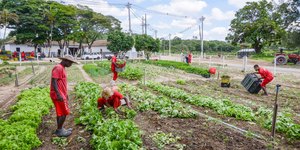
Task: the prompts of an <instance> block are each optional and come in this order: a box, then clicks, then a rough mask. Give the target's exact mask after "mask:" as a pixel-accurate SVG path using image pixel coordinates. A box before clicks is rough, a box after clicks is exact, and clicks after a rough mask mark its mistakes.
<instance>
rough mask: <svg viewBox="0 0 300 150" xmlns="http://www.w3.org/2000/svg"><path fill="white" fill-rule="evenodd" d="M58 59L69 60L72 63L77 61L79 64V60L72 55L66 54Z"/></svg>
mask: <svg viewBox="0 0 300 150" xmlns="http://www.w3.org/2000/svg"><path fill="white" fill-rule="evenodd" d="M58 59H61V60H68V61H70V62H72V63H76V64H78V62H76V61H75V59H74V57H73V56H71V55H65V56H64V57H59V58H58Z"/></svg>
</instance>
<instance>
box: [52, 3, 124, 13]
mask: <svg viewBox="0 0 300 150" xmlns="http://www.w3.org/2000/svg"><path fill="white" fill-rule="evenodd" d="M57 1H59V2H60V0H57ZM64 2H65V3H66V4H73V5H77V4H80V5H84V6H88V7H90V8H92V9H93V10H94V11H96V12H99V13H102V14H104V15H111V16H119V17H124V16H127V15H128V12H127V9H126V8H125V6H124V7H123V8H118V7H116V6H113V5H110V4H109V3H108V2H107V1H106V0H97V1H95V0H64Z"/></svg>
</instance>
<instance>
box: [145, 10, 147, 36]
mask: <svg viewBox="0 0 300 150" xmlns="http://www.w3.org/2000/svg"><path fill="white" fill-rule="evenodd" d="M145 34H146V35H147V14H145Z"/></svg>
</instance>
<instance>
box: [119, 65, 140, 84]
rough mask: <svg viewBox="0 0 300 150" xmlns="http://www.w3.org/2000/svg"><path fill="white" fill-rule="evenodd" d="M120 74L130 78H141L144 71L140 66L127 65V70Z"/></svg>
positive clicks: (122, 76)
mask: <svg viewBox="0 0 300 150" xmlns="http://www.w3.org/2000/svg"><path fill="white" fill-rule="evenodd" d="M119 76H120V77H121V78H125V79H128V80H140V79H141V78H142V77H143V71H142V70H141V69H139V68H136V67H132V66H130V65H127V66H126V69H125V71H123V72H121V73H119Z"/></svg>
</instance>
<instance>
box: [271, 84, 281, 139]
mask: <svg viewBox="0 0 300 150" xmlns="http://www.w3.org/2000/svg"><path fill="white" fill-rule="evenodd" d="M280 86H281V85H279V84H277V85H276V97H275V102H274V109H273V120H272V134H271V136H272V138H273V139H274V138H275V130H276V119H277V111H278V103H277V98H278V93H279V88H280Z"/></svg>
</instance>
